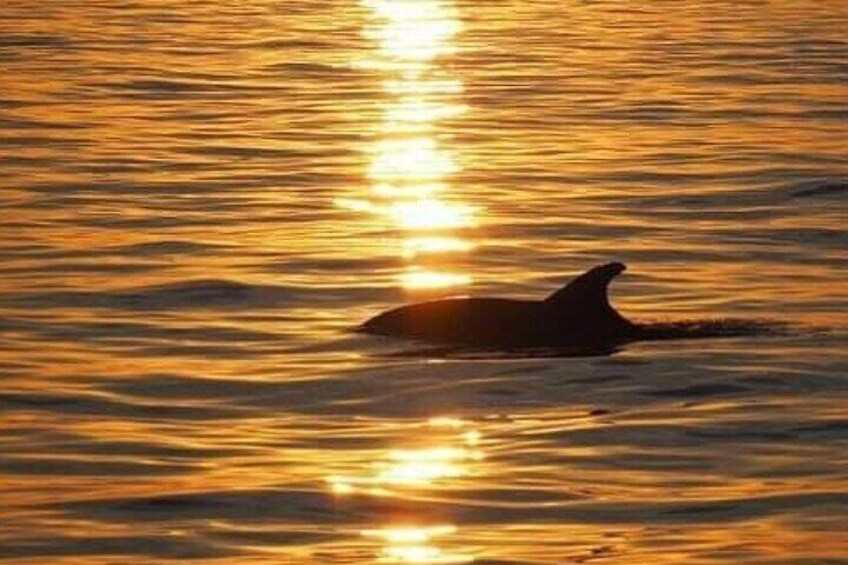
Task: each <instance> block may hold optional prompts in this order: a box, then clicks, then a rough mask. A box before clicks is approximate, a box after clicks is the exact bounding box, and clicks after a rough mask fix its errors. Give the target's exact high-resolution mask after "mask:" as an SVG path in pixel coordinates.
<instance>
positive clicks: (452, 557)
mask: <svg viewBox="0 0 848 565" xmlns="http://www.w3.org/2000/svg"><path fill="white" fill-rule="evenodd" d="M454 533H456V527H455V526H452V525H438V526H405V527H389V528H383V529H375V530H364V531H363V532H362V535H363V536H365V537H367V538H376V539H379V540H381V541H382V542H383V543H384V547H383V553H382V556H381V557H380V558H379V559H378V560H377V562H378V563H427V564H431V565H437V564H447V563H471V562H472V561H474V558H473V557H472V556H470V555H459V554H453V553H447V552H445V551H444V550H442V549H440V548H438V547H436V546H435V545H433V539H434V538H436V537H440V536H445V535H451V534H454Z"/></svg>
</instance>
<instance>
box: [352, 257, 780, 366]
mask: <svg viewBox="0 0 848 565" xmlns="http://www.w3.org/2000/svg"><path fill="white" fill-rule="evenodd" d="M626 269H627V267H626V266H625V265H624V264H623V263H619V262H613V263H606V264H604V265H599V266H597V267H594V268H592V269H590V270H588V271H586V272H585V273H583V274H582V275H580V276H578V277H576V278H574V279H573V280H572V281H571V282H569V283H568V284H567V285H565V286H564V287H563V288H561V289H559V290H557V291H556V292H554V293H553V294H551V295H550V296H548V297H547V298H545V299H544V300H515V299H509V298H447V299H442V300H432V301H427V302H421V303H418V304H411V305H407V306H402V307H400V308H395V309H393V310H389V311H387V312H383V313H382V314H379V315H377V316H375V317H373V318H371V319H369V320H368V321H366V322H365V323H364V324H362V325H361V326H359V328H357V330H358V331H360V332H363V333H368V334H374V335H382V336H392V337H400V338H407V339H413V340H417V341H423V342H427V343H431V344H438V345H446V346H459V347H471V348H485V349H497V350H514V349H525V348H548V349H557V350H562V351H568V352H572V353H578V352H579V353H586V354H593V353H594V354H605V353H611V352H612V351H614V350H615V349H616V348H617V347H618V346H620V345H621V344H623V343H626V342H630V341H637V340H644V339H674V338H694V337H728V336H738V335H748V334H751V333H755V332H757V331H758V330H761V329H763V328H764V327H765V326H764V324H763V323H761V322H757V321H746V320H707V321H689V322H674V323H634V322H631V321H630V320H628V319H627V318H625V317H624V316H622V315H621V314H620V313H618V312H617V311H616V310H615V309H614V308H613V307H612V305H611V304H610V302H609V298H608V296H607V289H608V287H609V284H610V282H611V281H612V279H614V278H615V277H617V276H618V275H619V274H621V273H622V272H624V271H625V270H626Z"/></svg>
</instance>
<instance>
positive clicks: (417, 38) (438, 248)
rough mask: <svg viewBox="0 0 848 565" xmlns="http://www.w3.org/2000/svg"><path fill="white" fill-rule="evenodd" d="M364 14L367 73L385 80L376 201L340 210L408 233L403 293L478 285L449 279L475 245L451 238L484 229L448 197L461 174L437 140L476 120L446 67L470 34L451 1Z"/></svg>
mask: <svg viewBox="0 0 848 565" xmlns="http://www.w3.org/2000/svg"><path fill="white" fill-rule="evenodd" d="M363 4H364V5H365V6H366V7H368V8H369V9H370V10H371V12H372V13H373V16H374V19H373V24H372V25H370V26H369V27H367V28H366V30H365V31H364V35H365V36H366V37H367V38H368V39H370V40H371V41H372V42H373V43H374V45H375V50H374V51H373V52H372V53H371V54H370V56H369V57H368V59H367V60H365V61H360V62H358V64H359V65H360V66H363V67H366V68H370V69H374V70H377V71H379V72H380V73H383V74H384V75H385V78H384V80H383V93H384V95H385V97H386V99H385V101H384V103H383V104H382V106H381V112H382V117H381V120H380V123H379V124H378V125H377V127H376V128H375V131H376V132H377V134H376V137H375V139H374V141H373V143H372V144H371V147H370V150H369V153H370V157H369V166H368V170H367V175H368V178H369V179H370V181H371V188H370V191H369V193H368V195H367V196H366V197H354V198H342V199H338V200H337V204H338V205H339V206H341V207H345V208H347V209H350V210H354V211H358V212H364V213H368V214H371V215H374V216H375V217H378V218H382V219H383V220H384V221H385V222H386V223H387V227H392V228H394V229H397V230H400V231H401V233H402V234H403V235H402V236H401V240H402V241H401V245H400V249H399V254H400V256H401V257H402V258H403V259H404V260H405V261H406V262H407V264H408V265H407V266H408V268H407V269H406V270H405V271H404V272H401V273H400V274H399V275H398V282H399V284H400V285H401V286H402V287H403V288H405V289H407V290H421V289H440V288H453V287H460V286H464V285H468V284H470V283H471V282H472V278H471V276H470V275H468V274H465V273H459V272H454V271H452V270H450V269H448V268H447V266H446V264H445V261H446V260H447V257H446V255H447V254H452V255H454V256H460V255H462V254H464V253H467V252H469V251H471V250H472V249H473V248H474V245H473V244H472V243H471V242H469V241H467V240H466V239H464V238H462V237H460V236H458V235H456V234H451V235H450V237H448V236H446V235H445V232H451V231H455V230H459V229H468V228H473V227H475V226H476V225H477V213H478V210H477V209H476V208H475V207H473V206H469V205H467V204H464V203H461V202H457V201H456V200H455V199H454V198H449V197H447V195H448V194H449V193H450V191H451V184H450V179H451V177H452V176H453V175H455V174H457V173H458V172H460V170H461V164H460V162H459V159H458V156H457V155H456V154H455V153H454V151H452V150H451V149H449V148H447V147H445V146H444V138H443V137H442V136H440V135H439V132H438V131H437V130H438V127H437V126H438V125H439V124H440V123H441V122H443V121H445V120H449V119H455V118H457V117H459V116H460V115H462V114H463V113H464V112H466V111H467V106H465V105H464V104H461V103H460V102H459V101H458V99H457V97H458V96H459V95H460V94H461V93H462V92H463V84H462V82H461V81H460V80H458V79H456V78H455V77H451V76H449V75H447V73H446V72H445V70H444V68H443V65H442V64H441V62H440V59H442V58H444V57H445V56H448V55H450V54H451V53H453V52H454V51H455V49H456V48H455V45H454V42H453V38H454V36H455V35H456V34H457V33H459V32H460V31H461V29H462V22H461V20H460V18H459V13H458V10H457V9H456V7H455V6H454V5H453V3H452V2H451V1H450V0H363ZM422 242H428V243H422ZM433 242H442V243H433ZM444 242H451V243H444ZM433 255H435V256H437V258H438V263H439V264H438V266H436V263H437V261H436V260H434V258H433V257H432V256H433ZM428 256H429V260H428V261H427V264H426V265H425V264H423V261H424V260H425V259H426V258H428Z"/></svg>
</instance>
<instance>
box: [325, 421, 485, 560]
mask: <svg viewBox="0 0 848 565" xmlns="http://www.w3.org/2000/svg"><path fill="white" fill-rule="evenodd" d="M416 432H417V433H416V434H415V437H413V438H411V441H413V442H414V446H413V447H399V448H396V449H390V450H388V451H386V452H384V453H383V454H382V455H381V456H380V458H379V459H378V460H377V461H374V462H372V463H371V464H370V465H369V468H367V469H365V470H363V472H362V473H360V474H355V475H333V476H330V477H327V485H328V487H329V490H330V491H331V492H332V493H333V494H334V495H335V496H337V497H339V498H341V499H344V498H345V497H347V496H351V495H359V496H381V497H382V496H392V497H403V496H404V495H405V493H408V492H418V493H420V492H421V491H424V490H429V489H433V488H436V487H438V486H441V485H447V484H449V483H450V482H451V480H455V479H459V478H462V477H466V476H469V475H472V474H475V464H476V463H478V462H480V461H482V460H483V458H484V457H483V452H482V451H481V450H480V444H481V441H482V434H481V433H480V431H479V430H478V429H476V427H474V425H473V424H472V423H471V422H467V421H465V420H461V419H458V418H452V417H445V416H442V417H436V418H431V419H430V420H428V421H427V422H426V423H425V424H424V425H422V426H418V427H417V428H416ZM456 533H457V527H456V526H455V525H453V524H442V523H439V524H428V525H424V524H415V523H409V522H405V523H397V524H386V525H382V526H380V527H377V528H371V529H366V530H363V531H362V535H363V536H365V537H366V538H371V539H377V540H379V541H380V542H381V543H382V544H383V547H382V548H381V550H380V557H379V559H378V560H377V562H378V563H398V564H403V563H421V564H423V563H427V564H433V565H436V564H447V563H470V562H472V561H474V557H473V556H470V555H463V554H459V553H455V552H450V551H447V550H445V549H443V548H440V547H438V546H437V545H436V544H435V538H438V537H442V536H449V535H453V534H456Z"/></svg>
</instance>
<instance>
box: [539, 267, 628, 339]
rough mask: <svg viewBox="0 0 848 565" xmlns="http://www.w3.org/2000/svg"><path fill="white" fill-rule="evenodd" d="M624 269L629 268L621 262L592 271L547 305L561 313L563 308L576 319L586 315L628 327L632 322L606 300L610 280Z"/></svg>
mask: <svg viewBox="0 0 848 565" xmlns="http://www.w3.org/2000/svg"><path fill="white" fill-rule="evenodd" d="M625 269H627V266H626V265H624V263H618V262H615V263H607V264H605V265H599V266H597V267H594V268H593V269H589V270H588V271H586V272H585V273H583V274H582V275H580V276H579V277H577V278H575V279H573V280H572V281H571V282H569V283H568V284H567V285H565V286H564V287H563V288H561V289H559V290H558V291H556V292H555V293H553V294H551V295H550V296H549V297H547V298H546V299H545V304H549V305H551V306H553V307H555V308H557V309H558V310H559V309H562V310H563V311H564V312H568V313H569V314H570V315H574V316H580V315H581V314H585V315H587V317H589V318H598V317H599V318H601V319H604V320H605V321H616V322H624V323H627V324H629V323H630V322H627V320H625V319H624V318H623V317H622V316H621V314H619V313H618V312H616V311H615V309H613V307H612V306H610V303H609V298H608V297H607V287H608V286H609V283H610V281H611V280H612V279H614V278H615V277H616V276H618V275H619V274H621V273H622V272H623V271H624V270H625ZM581 317H582V316H581ZM599 321H600V320H599Z"/></svg>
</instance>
